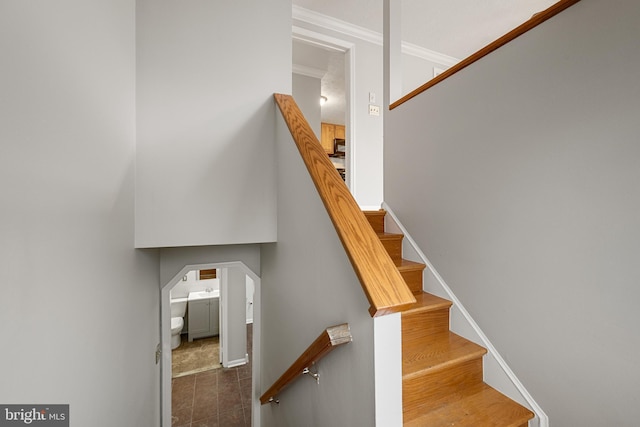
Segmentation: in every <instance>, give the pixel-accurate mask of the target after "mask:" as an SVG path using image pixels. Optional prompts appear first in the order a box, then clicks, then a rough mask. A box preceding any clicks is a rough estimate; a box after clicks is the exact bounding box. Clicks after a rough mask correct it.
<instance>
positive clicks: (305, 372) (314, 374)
mask: <svg viewBox="0 0 640 427" xmlns="http://www.w3.org/2000/svg"><path fill="white" fill-rule="evenodd" d="M302 375H309V376H310V377H311V378H313V379H315V380H316V384H320V374H318V373H317V372H311V370H309V368H304V369H303V370H302Z"/></svg>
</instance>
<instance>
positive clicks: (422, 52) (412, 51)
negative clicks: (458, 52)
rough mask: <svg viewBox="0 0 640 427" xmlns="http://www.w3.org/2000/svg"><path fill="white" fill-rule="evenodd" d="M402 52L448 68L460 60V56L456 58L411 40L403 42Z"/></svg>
mask: <svg viewBox="0 0 640 427" xmlns="http://www.w3.org/2000/svg"><path fill="white" fill-rule="evenodd" d="M402 53H405V54H407V55H412V56H417V57H418V58H422V59H425V60H427V61H431V62H435V63H437V64H442V65H446V67H447V68H449V67H451V66H453V65H456V64H457V63H458V62H460V60H459V59H458V58H454V57H453V56H449V55H445V54H444V53H440V52H436V51H435V50H430V49H427V48H424V47H422V46H418V45H417V44H413V43H409V42H402Z"/></svg>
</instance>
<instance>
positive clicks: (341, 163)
mask: <svg viewBox="0 0 640 427" xmlns="http://www.w3.org/2000/svg"><path fill="white" fill-rule="evenodd" d="M292 43H293V49H292V50H293V57H292V65H293V73H294V93H293V95H294V98H296V102H298V96H297V94H296V93H295V89H296V85H295V83H296V81H295V75H296V74H297V75H303V76H307V77H311V78H316V79H318V80H319V81H320V93H319V94H318V95H317V96H315V97H314V98H313V99H312V101H311V104H313V103H315V105H316V106H320V105H319V104H320V99H321V97H324V99H323V101H324V103H323V105H322V106H320V108H319V109H318V111H319V115H318V117H317V119H314V120H315V121H316V122H317V123H312V122H310V124H311V127H312V128H313V129H314V131H315V133H316V136H317V137H318V139H319V140H320V141H321V143H322V144H323V147H324V148H325V151H326V152H327V154H328V155H329V156H330V158H331V160H332V163H333V164H334V166H336V169H338V171H339V172H340V174H341V175H342V177H343V179H344V181H345V183H346V185H347V187H348V188H349V189H350V190H351V192H352V193H353V192H354V188H353V187H354V182H355V180H354V176H356V172H357V171H356V167H355V166H356V164H355V161H354V160H355V153H356V147H357V141H356V138H355V136H356V123H355V111H354V105H355V103H354V100H355V45H354V44H353V43H350V42H347V41H344V40H340V39H337V38H335V37H331V36H327V35H325V34H322V33H318V32H314V31H310V30H307V29H303V28H299V27H295V26H294V27H293V30H292ZM301 109H302V111H303V113H304V114H305V116H307V114H308V113H307V111H311V113H310V115H311V116H313V111H312V109H311V108H307V109H305V108H304V106H302V105H301ZM305 110H306V111H305ZM312 121H313V120H312ZM336 132H337V133H336Z"/></svg>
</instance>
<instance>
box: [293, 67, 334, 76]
mask: <svg viewBox="0 0 640 427" xmlns="http://www.w3.org/2000/svg"><path fill="white" fill-rule="evenodd" d="M292 72H293V73H294V74H300V75H301V76H307V77H313V78H316V79H321V78H323V77H324V75H325V74H327V72H326V71H325V70H321V69H319V68H313V67H307V66H306V65H300V64H293V66H292Z"/></svg>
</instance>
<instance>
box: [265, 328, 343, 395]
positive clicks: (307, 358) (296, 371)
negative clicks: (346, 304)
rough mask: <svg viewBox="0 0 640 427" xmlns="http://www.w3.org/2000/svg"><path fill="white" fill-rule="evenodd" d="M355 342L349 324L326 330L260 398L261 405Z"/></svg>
mask: <svg viewBox="0 0 640 427" xmlns="http://www.w3.org/2000/svg"><path fill="white" fill-rule="evenodd" d="M351 341H353V338H352V337H351V331H350V330H349V324H347V323H343V324H342V325H337V326H331V327H330V328H327V329H326V330H324V331H323V332H322V333H321V334H320V336H319V337H318V338H316V340H315V341H314V342H313V343H312V344H311V345H310V346H309V347H308V348H307V349H306V350H305V351H304V352H303V353H302V354H301V355H300V357H298V359H297V360H296V361H295V362H293V364H292V365H291V366H290V367H289V369H287V370H286V371H285V372H284V374H282V376H280V378H278V380H277V381H276V382H275V383H273V385H272V386H271V387H269V389H268V390H267V391H266V392H265V393H264V394H263V395H262V396H260V403H262V404H263V405H264V404H265V403H269V402H271V401H273V400H274V399H275V397H276V395H277V394H278V393H279V392H280V391H281V390H282V389H283V388H285V387H286V386H287V385H289V384H290V383H291V382H292V381H293V380H295V379H296V378H297V377H298V376H300V375H302V374H303V372H304V370H305V368H309V367H310V366H311V365H313V364H314V363H316V362H317V361H318V360H320V359H322V358H323V357H324V356H326V355H327V354H329V353H330V352H331V351H332V350H333V349H335V348H336V347H337V346H339V345H342V344H348V343H350V342H351Z"/></svg>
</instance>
